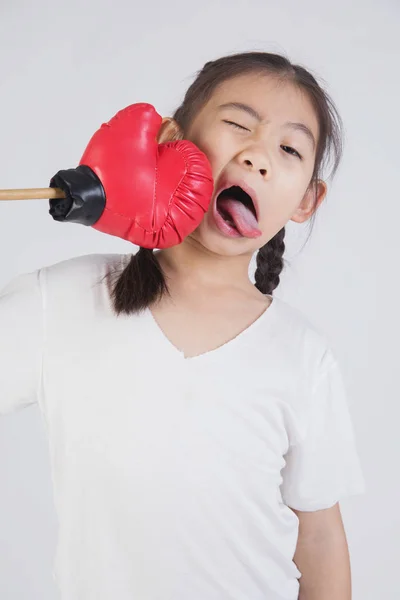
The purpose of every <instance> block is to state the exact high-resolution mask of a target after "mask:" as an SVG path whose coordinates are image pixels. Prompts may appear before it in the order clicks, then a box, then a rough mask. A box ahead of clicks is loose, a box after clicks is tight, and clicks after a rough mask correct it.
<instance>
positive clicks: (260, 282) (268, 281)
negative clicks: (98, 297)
mask: <svg viewBox="0 0 400 600" xmlns="http://www.w3.org/2000/svg"><path fill="white" fill-rule="evenodd" d="M285 233H286V231H285V228H284V227H283V228H282V229H281V230H280V231H278V233H277V234H276V235H275V236H274V237H273V238H272V239H270V241H269V242H268V243H267V244H265V246H262V248H260V249H259V251H258V252H257V258H256V261H257V269H256V272H255V286H256V288H257V289H258V290H259V291H260V292H261V293H263V294H272V292H273V290H274V289H275V288H276V287H278V285H279V276H280V274H281V272H282V269H283V266H284V261H283V254H284V252H285V242H284V238H285Z"/></svg>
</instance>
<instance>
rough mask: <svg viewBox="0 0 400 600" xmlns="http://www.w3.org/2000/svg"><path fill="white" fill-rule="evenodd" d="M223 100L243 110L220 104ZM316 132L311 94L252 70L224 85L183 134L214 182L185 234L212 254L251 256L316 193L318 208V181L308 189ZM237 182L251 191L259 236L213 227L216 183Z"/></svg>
mask: <svg viewBox="0 0 400 600" xmlns="http://www.w3.org/2000/svg"><path fill="white" fill-rule="evenodd" d="M229 103H236V104H242V105H245V106H247V107H248V109H247V110H246V109H245V108H244V107H241V108H239V107H236V108H235V107H234V106H226V107H224V106H223V105H225V104H229ZM257 113H258V115H257ZM288 122H293V123H301V124H302V126H301V128H294V127H291V126H290V125H287V123H288ZM318 129H319V128H318V121H317V119H316V116H315V113H314V110H313V107H312V104H311V102H310V101H309V99H308V98H307V97H306V95H305V94H303V93H301V92H300V91H299V90H297V89H296V88H295V87H293V86H292V85H290V84H288V83H286V82H285V83H282V82H280V81H278V79H276V78H273V77H269V76H265V75H254V74H252V75H243V76H240V77H236V78H234V79H231V80H229V81H226V82H225V83H223V84H222V85H221V86H220V87H219V88H218V89H217V90H216V91H215V92H214V94H213V96H212V98H211V99H210V100H209V102H208V103H207V104H206V105H205V106H204V107H203V108H202V110H201V111H200V112H199V114H198V115H197V116H196V118H195V119H194V121H193V122H192V124H191V126H190V127H189V131H187V132H185V133H186V134H185V138H186V139H188V140H191V141H192V142H193V143H195V144H196V145H197V146H198V147H199V148H200V149H201V150H202V151H203V152H204V153H205V154H206V156H207V157H208V159H209V161H210V163H211V167H212V171H213V177H214V183H215V187H214V194H213V197H212V200H211V204H210V208H209V210H208V212H207V213H206V215H205V217H204V219H203V220H202V222H201V224H200V225H199V227H198V228H197V229H196V230H195V231H194V232H193V233H192V234H191V235H190V236H189V237H191V238H193V239H195V240H196V241H197V242H199V243H200V244H201V245H202V246H204V247H206V248H207V249H208V250H210V251H212V252H215V253H217V254H221V255H231V256H234V255H239V254H250V255H251V254H253V253H254V252H255V251H256V250H258V249H259V248H261V246H263V245H264V244H266V243H267V242H268V241H269V240H270V239H271V238H272V237H274V235H275V234H276V233H277V232H278V231H280V229H282V227H284V226H285V225H286V223H287V222H288V221H289V220H293V221H296V222H299V223H300V222H303V221H306V220H307V219H308V218H309V217H310V216H311V215H312V213H313V212H314V210H315V208H316V207H315V193H316V194H317V200H318V201H317V206H318V205H319V204H320V203H321V202H322V200H323V198H324V197H325V195H326V185H325V183H324V182H322V181H320V182H318V185H317V188H316V189H315V188H314V190H308V186H309V183H310V180H311V176H312V173H313V169H314V159H315V152H316V144H317V142H318V133H319V132H318ZM307 130H308V133H307ZM300 157H301V158H300ZM238 180H242V181H243V182H244V183H245V184H247V185H248V186H250V187H251V188H252V189H253V190H254V191H255V193H256V195H257V205H258V206H257V209H258V229H259V230H261V232H262V234H261V236H259V237H256V238H248V237H236V238H232V237H229V236H227V235H226V234H225V233H222V232H221V230H220V229H219V228H218V227H217V225H216V221H215V219H214V216H213V215H214V207H215V203H216V196H217V192H218V191H219V188H220V187H221V184H225V183H227V182H228V186H229V183H230V181H233V182H235V181H238ZM232 185H233V184H232ZM225 187H226V186H225Z"/></svg>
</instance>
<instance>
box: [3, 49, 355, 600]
mask: <svg viewBox="0 0 400 600" xmlns="http://www.w3.org/2000/svg"><path fill="white" fill-rule="evenodd" d="M340 124H341V122H340V117H339V116H338V114H337V111H336V109H335V107H334V105H333V103H332V101H331V100H330V98H329V97H328V95H327V94H326V92H325V91H323V90H322V89H321V87H320V86H319V84H318V83H317V81H316V80H315V79H314V77H313V76H312V75H311V74H310V73H309V72H308V71H307V70H305V69H304V68H302V67H300V66H297V65H292V64H291V63H290V62H289V61H288V60H287V59H286V58H284V57H282V56H278V55H274V54H267V53H257V52H249V53H244V54H238V55H231V56H227V57H224V58H220V59H219V60H216V61H214V62H209V63H207V64H206V65H205V66H204V68H203V69H202V71H201V72H200V73H199V74H198V77H197V79H196V80H195V81H194V83H193V84H192V85H191V87H190V88H189V90H188V91H187V93H186V96H185V98H184V101H183V103H182V105H181V106H180V107H179V108H178V110H177V111H176V112H175V114H174V116H173V119H171V120H170V122H169V123H168V125H167V127H166V128H165V130H164V131H163V139H161V140H160V141H166V140H168V139H173V138H174V135H175V134H176V127H177V125H179V126H180V127H181V128H182V130H183V131H184V137H185V138H186V139H189V140H191V141H193V142H194V143H195V144H196V145H197V146H198V147H199V148H200V149H201V150H202V151H203V152H205V153H206V155H207V157H208V158H209V160H210V163H211V166H212V170H213V176H214V181H215V189H214V194H213V198H212V201H211V204H210V208H209V211H208V212H207V214H206V215H205V217H204V219H203V221H202V222H201V224H200V226H199V227H198V228H197V229H196V230H195V231H194V233H193V234H191V235H190V236H188V237H187V238H186V239H185V240H184V242H183V243H182V244H180V245H178V246H174V247H172V248H169V249H167V250H162V251H158V252H153V251H151V250H146V249H143V248H141V249H139V252H138V253H137V254H135V255H133V256H132V255H90V256H81V257H77V258H73V259H70V260H67V261H63V262H62V263H58V264H56V265H51V266H48V267H46V268H43V269H39V270H38V271H35V272H34V273H30V274H25V275H22V276H20V277H18V278H16V279H15V280H13V282H11V283H10V284H9V285H8V286H7V288H6V289H5V290H4V291H3V294H2V297H1V305H0V319H1V323H0V324H1V332H2V338H1V348H0V351H1V357H0V358H1V364H2V373H1V379H0V382H1V385H0V399H1V409H2V412H3V413H6V412H10V411H11V410H13V409H14V408H17V407H22V406H26V405H28V404H31V403H32V402H34V401H37V402H38V403H39V406H40V408H41V411H42V414H43V415H44V419H45V423H46V426H47V430H48V435H49V449H50V456H51V465H52V477H53V484H54V494H55V504H56V508H57V513H58V516H59V537H58V546H57V553H56V560H55V577H56V580H57V584H58V585H59V588H60V592H61V597H62V599H63V600H67V599H68V600H106V599H107V600H109V599H111V598H118V600H128V599H129V600H132V599H133V598H135V599H138V600H161V599H162V600H165V599H168V600H266V599H268V600H295V599H297V598H298V597H300V598H301V599H302V600H348V599H349V598H350V595H351V592H350V587H351V585H350V567H349V556H348V549H347V544H346V538H345V533H344V528H343V524H342V520H341V516H340V510H339V504H338V502H339V500H340V499H342V498H344V497H345V496H348V495H350V494H355V493H361V492H362V491H363V490H364V481H363V476H362V472H361V467H360V464H359V459H358V455H357V450H356V445H355V441H354V435H353V429H352V423H351V419H350V415H349V411H348V407H347V401H346V394H345V391H344V386H343V381H342V377H341V373H340V369H339V367H338V363H337V360H336V358H335V357H334V355H333V353H332V350H331V348H330V347H329V344H328V342H327V340H326V338H325V337H324V335H323V334H322V333H321V332H318V331H317V330H316V328H315V327H314V326H313V325H312V324H311V323H309V322H308V320H307V319H306V318H305V317H304V316H303V315H302V314H301V313H300V312H299V311H297V310H296V309H294V308H293V307H291V306H290V305H288V304H287V303H285V302H284V301H282V300H280V299H278V298H276V297H274V296H273V291H274V290H275V289H276V287H277V286H278V284H279V275H280V272H281V269H282V266H283V254H284V249H285V245H284V237H285V224H286V223H287V222H288V221H289V220H292V221H294V222H296V223H303V222H305V221H307V220H309V219H312V218H314V216H315V213H316V210H317V208H318V207H319V206H320V205H321V202H322V201H323V200H324V198H325V196H326V193H327V185H326V183H325V182H324V181H323V180H322V179H321V178H320V176H321V170H322V166H323V164H324V161H325V160H326V158H327V157H329V155H330V154H331V153H333V156H334V172H335V171H336V169H337V167H338V165H339V161H340V157H341V137H340ZM227 188H232V189H231V190H230V192H229V193H226V192H224V193H223V194H222V195H220V194H219V192H220V191H221V190H225V189H227ZM239 188H240V189H239ZM240 190H241V191H240ZM244 191H245V192H247V193H248V194H249V195H245V194H244ZM238 193H239V194H240V197H241V202H242V203H243V202H244V203H246V204H247V205H248V207H249V208H248V209H246V208H244V207H243V206H242V204H241V202H239V201H238V196H237V194H238ZM255 252H257V270H256V273H255V285H253V283H252V282H251V280H250V279H249V275H248V272H249V264H250V260H251V258H252V256H253V254H254V253H255Z"/></svg>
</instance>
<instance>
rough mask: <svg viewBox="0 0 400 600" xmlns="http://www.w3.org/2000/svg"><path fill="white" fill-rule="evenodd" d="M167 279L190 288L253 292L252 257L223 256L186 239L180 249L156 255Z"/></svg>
mask: <svg viewBox="0 0 400 600" xmlns="http://www.w3.org/2000/svg"><path fill="white" fill-rule="evenodd" d="M156 255H157V258H158V261H159V263H160V265H161V267H162V269H163V271H164V273H165V275H166V276H167V277H168V278H170V279H172V280H173V281H174V282H175V283H178V284H183V285H185V286H187V287H192V288H196V287H199V288H200V287H202V288H204V287H210V288H242V289H243V288H244V289H248V288H250V287H251V288H253V287H254V286H253V283H252V282H251V281H250V279H249V275H248V272H249V265H250V260H251V255H249V254H244V255H240V256H223V255H220V254H215V253H214V252H211V251H210V250H208V249H207V248H204V246H202V245H201V244H199V243H198V242H197V241H196V240H193V239H190V238H186V239H185V240H184V241H183V242H182V243H181V244H179V245H178V246H173V247H172V248H167V249H165V250H160V251H158V252H157V253H156Z"/></svg>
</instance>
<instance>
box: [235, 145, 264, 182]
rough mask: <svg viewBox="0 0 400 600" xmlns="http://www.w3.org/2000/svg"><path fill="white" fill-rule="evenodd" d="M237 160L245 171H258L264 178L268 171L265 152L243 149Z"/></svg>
mask: <svg viewBox="0 0 400 600" xmlns="http://www.w3.org/2000/svg"><path fill="white" fill-rule="evenodd" d="M238 160H239V162H240V164H241V165H242V166H244V167H245V168H246V169H247V171H250V172H255V171H259V173H260V174H261V175H262V177H263V178H266V177H267V176H268V174H269V172H270V169H269V165H268V159H267V157H266V156H265V154H264V153H263V152H261V151H257V150H244V151H243V152H242V153H241V154H240V155H239V157H238Z"/></svg>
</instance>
